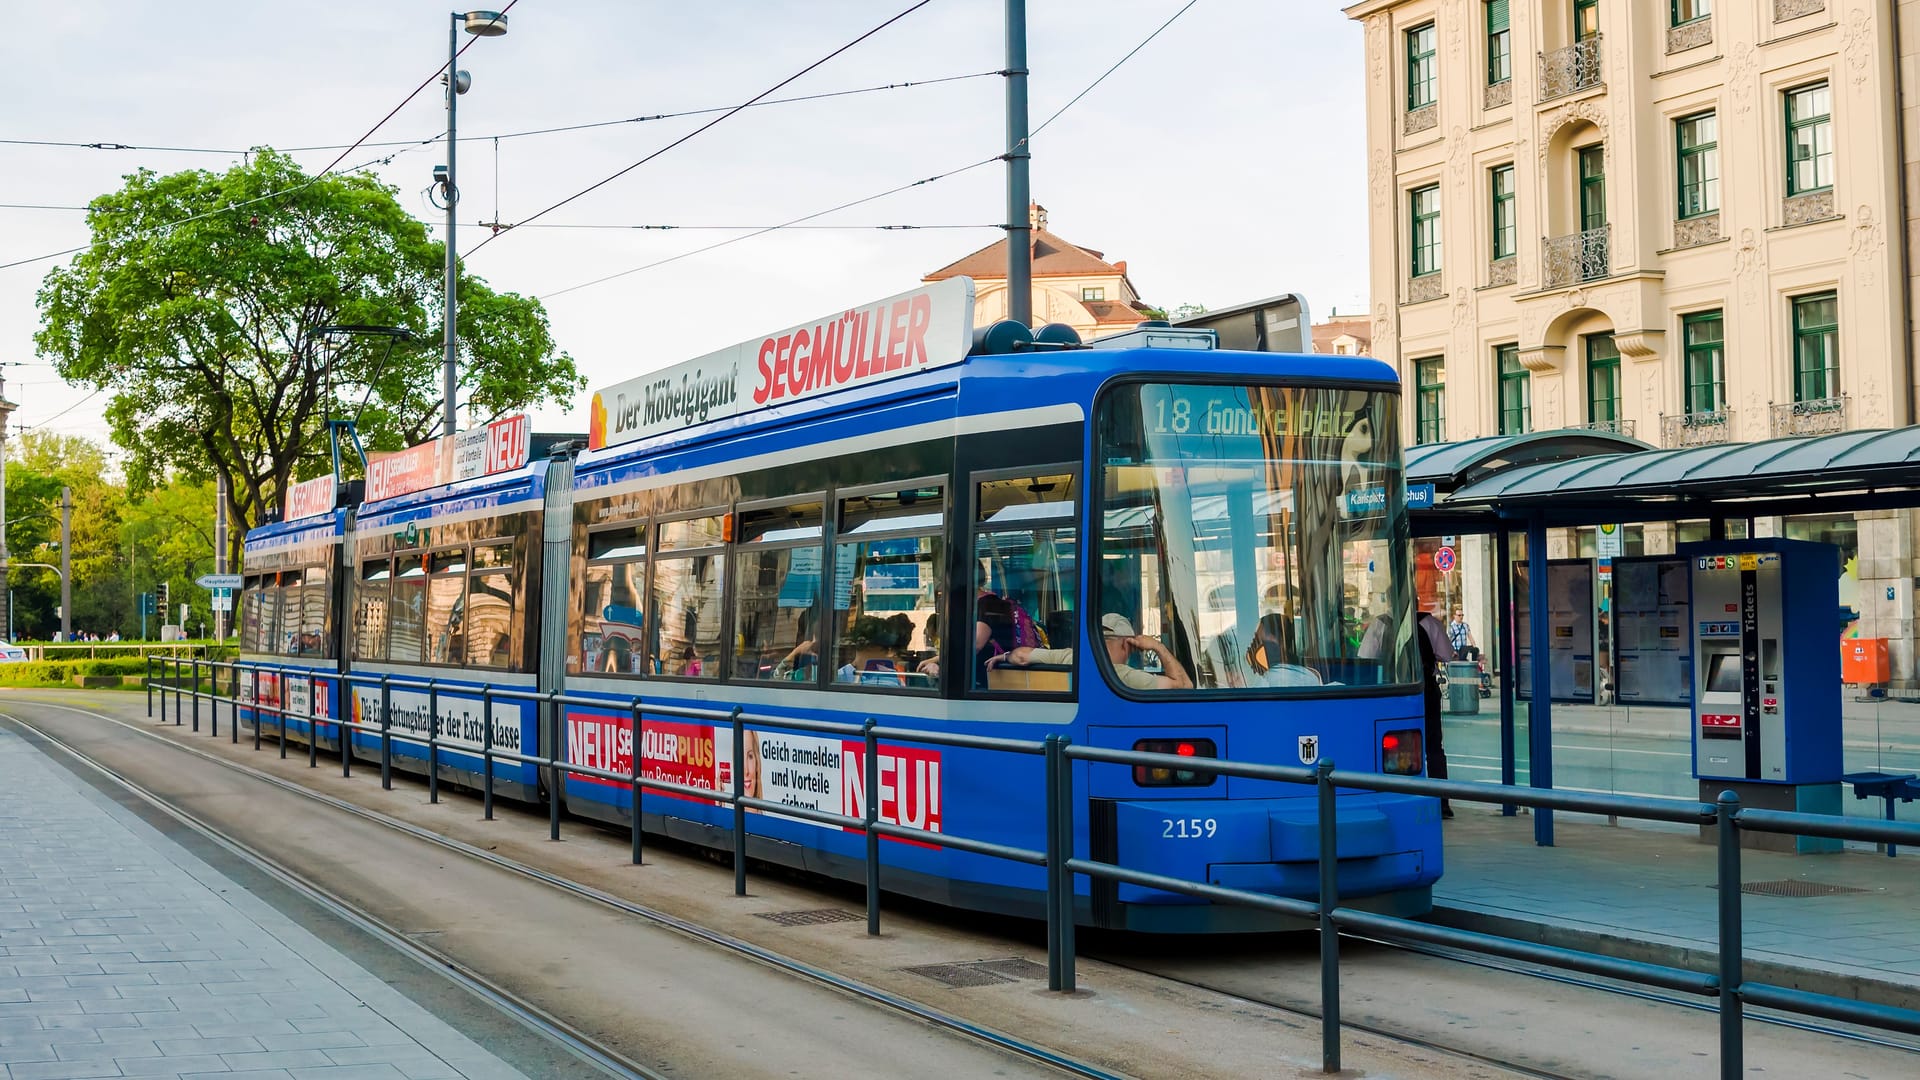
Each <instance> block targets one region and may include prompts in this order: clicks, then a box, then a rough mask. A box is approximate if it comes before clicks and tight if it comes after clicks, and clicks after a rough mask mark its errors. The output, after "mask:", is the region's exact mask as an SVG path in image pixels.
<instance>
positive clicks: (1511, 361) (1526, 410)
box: [1493, 345, 1533, 435]
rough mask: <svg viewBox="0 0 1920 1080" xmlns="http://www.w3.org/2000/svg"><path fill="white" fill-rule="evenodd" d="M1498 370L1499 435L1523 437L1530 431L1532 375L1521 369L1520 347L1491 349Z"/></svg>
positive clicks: (1531, 426)
mask: <svg viewBox="0 0 1920 1080" xmlns="http://www.w3.org/2000/svg"><path fill="white" fill-rule="evenodd" d="M1493 355H1494V359H1495V361H1496V366H1497V367H1498V368H1499V369H1500V434H1502V435H1525V434H1526V433H1527V432H1528V431H1531V430H1532V429H1533V375H1532V374H1531V373H1530V372H1528V371H1527V369H1526V368H1523V367H1521V366H1520V346H1519V345H1496V346H1494V348H1493Z"/></svg>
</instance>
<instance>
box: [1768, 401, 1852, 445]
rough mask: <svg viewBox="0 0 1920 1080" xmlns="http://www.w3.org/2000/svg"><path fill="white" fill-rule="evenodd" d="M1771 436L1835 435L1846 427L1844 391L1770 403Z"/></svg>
mask: <svg viewBox="0 0 1920 1080" xmlns="http://www.w3.org/2000/svg"><path fill="white" fill-rule="evenodd" d="M1772 409H1773V436H1774V438H1776V439H1778V438H1782V437H1785V436H1789V435H1835V434H1838V433H1840V432H1842V431H1845V430H1847V395H1845V394H1837V395H1835V396H1833V397H1823V398H1813V399H1810V400H1808V401H1789V402H1787V403H1786V404H1784V405H1774V406H1772Z"/></svg>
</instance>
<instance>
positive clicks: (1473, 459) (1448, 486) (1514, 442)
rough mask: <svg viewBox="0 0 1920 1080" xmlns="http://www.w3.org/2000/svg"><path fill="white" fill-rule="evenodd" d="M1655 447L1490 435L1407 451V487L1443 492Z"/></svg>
mask: <svg viewBox="0 0 1920 1080" xmlns="http://www.w3.org/2000/svg"><path fill="white" fill-rule="evenodd" d="M1652 449H1653V447H1651V446H1649V445H1647V444H1646V443H1643V442H1641V441H1640V440H1638V439H1635V438H1631V437H1629V436H1626V435H1615V434H1614V433H1612V432H1610V431H1596V430H1593V429H1591V428H1563V429H1561V430H1558V431H1531V432H1528V433H1527V434H1525V435H1489V436H1487V437H1485V438H1480V439H1466V440H1463V441H1461V442H1451V443H1425V444H1423V445H1420V446H1412V447H1408V448H1407V452H1406V455H1405V458H1406V465H1407V483H1409V484H1432V485H1434V487H1435V488H1436V489H1438V490H1439V491H1442V492H1448V491H1453V490H1455V489H1456V488H1459V487H1460V486H1461V485H1463V484H1471V483H1473V482H1475V481H1477V480H1480V479H1483V478H1485V477H1488V476H1491V475H1493V474H1496V473H1500V472H1502V471H1503V470H1506V469H1512V468H1516V467H1518V466H1522V465H1539V464H1543V463H1551V462H1561V461H1566V460H1568V459H1580V458H1587V457H1592V456H1593V455H1596V454H1603V455H1608V456H1628V455H1633V454H1638V453H1642V452H1645V451H1649V450H1652Z"/></svg>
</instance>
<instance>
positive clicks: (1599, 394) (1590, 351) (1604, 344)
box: [1587, 334, 1620, 424]
mask: <svg viewBox="0 0 1920 1080" xmlns="http://www.w3.org/2000/svg"><path fill="white" fill-rule="evenodd" d="M1587 422H1588V423H1590V424H1617V423H1619V422H1620V349H1619V348H1618V347H1617V346H1615V345H1614V343H1613V335H1612V334H1589V335H1587Z"/></svg>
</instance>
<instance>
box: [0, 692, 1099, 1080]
mask: <svg viewBox="0 0 1920 1080" xmlns="http://www.w3.org/2000/svg"><path fill="white" fill-rule="evenodd" d="M33 704H34V705H36V706H38V707H42V708H52V709H62V710H65V711H67V712H75V713H80V714H82V715H85V716H91V717H94V718H96V719H100V720H105V721H107V722H108V723H110V724H116V725H118V726H120V727H124V728H126V729H127V730H129V731H132V732H135V733H137V734H139V735H141V736H142V737H144V738H148V739H152V740H154V741H156V742H159V743H161V744H163V745H166V746H170V747H172V748H174V749H175V750H178V751H180V752H181V753H185V754H190V755H193V756H195V757H198V758H200V759H202V760H204V761H208V762H211V763H213V764H216V765H220V766H223V767H225V768H228V769H232V770H233V771H235V772H238V773H240V774H241V775H243V776H246V777H248V778H250V779H254V780H257V781H259V782H261V783H264V784H268V785H270V786H273V787H276V788H279V789H281V790H284V791H287V792H290V793H292V794H296V795H301V796H304V797H306V798H308V799H311V800H313V801H315V802H318V803H320V804H322V805H324V806H328V807H331V808H333V809H335V810H339V811H341V812H343V813H347V814H352V815H354V816H356V817H359V818H362V819H363V820H366V821H371V822H373V823H375V824H378V825H382V826H385V827H387V828H389V829H392V830H394V831H396V832H399V833H402V834H405V835H407V836H411V837H413V838H415V839H419V840H424V841H427V842H428V843H432V844H435V845H437V846H439V847H442V848H445V849H447V850H449V851H452V852H455V853H457V854H460V855H464V856H467V857H468V858H471V859H475V860H478V861H480V862H484V863H488V864H490V865H493V866H496V867H499V868H500V869H503V870H508V871H511V872H513V873H516V874H520V875H522V876H524V877H527V878H529V879H531V880H533V881H537V882H539V883H541V884H543V885H547V886H549V887H551V888H554V889H557V890H559V891H562V892H566V893H570V894H572V895H575V896H578V897H581V898H583V899H586V900H589V901H592V902H594V903H598V904H601V905H603V906H606V907H610V908H612V909H614V910H616V911H619V912H621V913H623V914H626V915H630V916H633V917H635V918H638V919H642V920H644V921H647V922H650V923H653V924H655V925H657V926H660V927H662V928H665V929H668V930H672V931H674V932H676V933H679V934H681V935H683V936H685V937H688V938H691V939H693V940H695V941H699V942H701V943H703V944H706V945H710V946H713V947H715V948H720V949H724V950H726V951H729V952H734V953H737V954H739V955H742V956H745V957H747V958H748V959H751V960H755V961H757V962H759V963H762V964H765V965H767V966H768V967H771V968H774V969H776V970H779V971H783V972H786V973H788V974H790V975H794V976H797V977H800V978H802V979H805V980H808V981H811V982H814V983H817V984H819V985H822V986H824V987H827V988H829V989H832V990H836V991H839V992H840V993H843V994H846V995H847V996H849V997H852V998H854V999H856V1000H860V1001H865V1002H868V1003H870V1004H874V1005H878V1006H881V1007H883V1008H887V1009H890V1010H893V1011H895V1012H899V1013H902V1014H904V1015H907V1016H909V1017H912V1018H913V1019H916V1020H919V1021H921V1022H923V1023H926V1024H928V1025H930V1026H932V1027H935V1028H938V1029H940V1030H943V1031H948V1032H952V1033H954V1034H957V1035H960V1036H962V1037H964V1038H968V1039H972V1040H974V1041H976V1042H980V1043H983V1044H986V1045H988V1046H992V1047H994V1048H996V1049H999V1050H1001V1051H1004V1052H1007V1053H1010V1054H1013V1055H1015V1056H1017V1057H1020V1058H1023V1059H1025V1060H1028V1061H1032V1062H1036V1063H1039V1064H1042V1065H1046V1066H1050V1067H1052V1068H1054V1069H1057V1070H1059V1071H1061V1072H1063V1073H1065V1074H1067V1075H1070V1076H1081V1077H1088V1078H1091V1080H1123V1075H1122V1074H1119V1073H1113V1072H1109V1071H1107V1070H1105V1069H1102V1068H1100V1067H1099V1066H1097V1065H1093V1064H1091V1063H1088V1062H1083V1061H1079V1060H1077V1059H1074V1058H1070V1057H1068V1056H1066V1055H1064V1054H1061V1053H1059V1052H1057V1051H1054V1050H1049V1049H1047V1048H1046V1047H1043V1046H1040V1045H1039V1044H1037V1043H1032V1042H1028V1041H1026V1040H1023V1039H1019V1038H1017V1037H1015V1036H1012V1035H1009V1034H1007V1033H1005V1032H1001V1031H996V1030H994V1029H993V1028H989V1027H985V1026H983V1025H980V1024H975V1023H973V1022H972V1021H969V1020H965V1019H963V1018H961V1017H958V1016H955V1015H953V1014H951V1013H948V1012H945V1011H943V1010H940V1009H936V1008H933V1007H932V1006H929V1005H923V1004H921V1003H920V1002H917V1001H914V1000H912V999H910V998H907V997H903V996H901V995H899V994H894V993H892V992H890V991H887V990H882V989H880V988H879V987H875V986H870V985H868V984H866V983H863V982H860V981H859V980H857V979H852V978H848V977H847V976H844V975H839V974H836V973H834V972H831V971H828V970H826V969H825V968H820V967H816V966H814V965H812V964H807V963H804V962H802V961H799V960H795V959H792V958H791V957H787V956H784V955H782V954H780V953H777V952H774V951H773V950H771V949H767V948H763V947H761V946H759V945H755V944H753V943H752V942H749V941H746V940H744V939H741V938H737V937H734V936H732V935H730V934H725V933H722V932H720V931H718V930H713V929H710V928H708V927H704V926H701V925H699V924H698V923H694V922H691V921H689V920H686V919H682V918H680V917H679V916H676V915H671V914H668V913H666V912H664V911H660V910H658V909H656V908H651V907H647V906H646V905H644V904H638V903H635V902H633V901H631V900H628V899H626V898H624V897H620V896H615V895H613V894H611V893H607V892H603V891H601V890H599V889H595V888H593V887H592V886H590V885H584V884H581V883H580V882H577V881H571V880H569V879H567V878H563V877H560V876H559V875H556V874H552V873H549V872H547V871H545V870H542V869H540V868H538V867H535V866H531V865H528V864H526V863H522V862H519V861H518V860H515V859H510V858H507V857H506V856H504V855H501V854H499V853H498V852H493V851H487V850H486V849H484V848H479V847H475V846H474V845H472V844H467V843H464V842H462V841H459V840H455V839H453V838H452V837H449V836H443V835H441V834H439V833H437V832H434V831H433V830H431V829H427V828H424V827H422V826H419V825H415V824H413V823H412V822H408V821H403V820H401V819H399V818H395V817H392V816H390V815H388V814H383V813H381V812H380V811H378V810H373V809H370V808H368V807H364V806H359V805H356V804H354V803H351V802H348V801H346V800H344V799H340V798H337V797H335V796H332V795H328V794H325V793H323V792H318V791H314V790H311V789H309V788H307V787H304V786H303V785H300V784H298V783H295V782H293V781H291V780H287V779H284V778H282V777H278V776H274V775H272V774H271V773H267V772H264V771H261V770H259V769H255V768H253V767H251V766H249V765H245V764H243V763H241V762H237V761H229V760H227V759H226V758H223V757H219V756H217V755H214V754H210V753H207V752H206V751H204V750H201V749H199V748H197V747H194V746H191V745H188V744H185V743H182V742H180V741H178V740H175V739H171V738H168V737H166V736H164V735H161V734H159V733H157V732H154V731H149V730H147V729H145V728H142V727H140V726H139V725H136V724H129V723H127V722H126V721H124V720H120V719H118V718H116V717H112V716H108V715H106V714H105V713H98V712H94V711H92V710H90V709H81V708H76V707H74V706H71V705H57V704H54V703H52V702H42V701H36V702H33ZM0 715H5V714H0ZM9 719H14V722H15V723H18V724H21V725H22V726H24V727H28V728H31V729H32V730H34V731H36V732H38V733H39V734H40V735H42V737H44V738H47V739H49V740H51V741H55V742H59V741H60V740H59V739H58V737H57V736H51V735H47V734H46V733H45V732H40V731H39V729H38V728H34V727H33V725H31V724H29V723H26V722H25V721H21V720H18V719H17V718H12V717H9ZM61 745H62V747H63V748H67V747H66V744H65V743H61ZM67 749H69V750H70V752H72V753H74V754H76V756H81V757H84V753H83V752H81V751H77V750H71V748H67ZM89 763H90V764H95V763H92V762H89ZM95 767H96V768H104V767H103V766H99V765H98V764H95ZM109 775H111V774H109ZM649 1075H653V1074H649Z"/></svg>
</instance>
